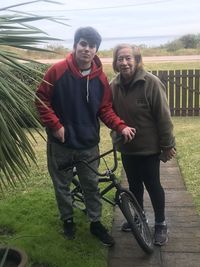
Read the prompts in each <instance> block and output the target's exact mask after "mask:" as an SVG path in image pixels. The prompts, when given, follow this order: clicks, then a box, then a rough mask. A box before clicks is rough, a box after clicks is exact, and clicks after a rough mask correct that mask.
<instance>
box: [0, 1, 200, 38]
mask: <svg viewBox="0 0 200 267" xmlns="http://www.w3.org/2000/svg"><path fill="white" fill-rule="evenodd" d="M22 2H28V1H27V0H24V1H23V0H21V1H20V0H8V1H1V3H0V7H4V6H8V5H13V4H16V3H17V4H19V3H22ZM59 2H60V3H62V5H57V4H53V3H42V2H37V3H32V4H29V5H26V6H21V7H18V8H16V9H17V10H20V11H28V12H32V13H35V14H37V15H47V16H48V15H51V16H57V17H59V18H61V17H62V18H67V19H69V20H68V21H67V23H68V24H69V25H70V26H69V27H67V26H61V25H58V24H55V23H50V22H46V21H43V22H42V23H41V22H40V24H39V28H42V29H43V30H44V31H46V32H47V33H49V34H50V35H51V36H54V37H57V38H62V39H64V40H66V39H73V35H74V32H75V30H76V29H77V28H78V27H80V26H93V27H95V28H96V29H97V30H98V31H99V32H100V34H101V35H102V37H103V38H110V37H138V36H157V35H175V36H181V35H184V34H188V33H195V34H196V33H200V15H199V14H200V0H190V1H188V0H155V1H153V0H152V1H151V0H135V1H134V0H101V1H95V0H59ZM13 9H14V8H13ZM37 26H38V25H37Z"/></svg>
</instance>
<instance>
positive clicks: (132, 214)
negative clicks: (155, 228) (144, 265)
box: [118, 190, 153, 254]
mask: <svg viewBox="0 0 200 267" xmlns="http://www.w3.org/2000/svg"><path fill="white" fill-rule="evenodd" d="M118 197H119V208H120V209H121V211H122V213H123V215H124V217H125V218H126V220H127V222H128V223H129V225H130V227H131V230H132V233H133V235H134V237H135V239H136V240H137V242H138V244H139V246H140V247H141V248H142V249H143V250H144V251H145V252H146V253H148V254H150V253H152V252H153V240H152V235H151V231H150V229H149V226H148V223H147V220H146V217H145V214H144V211H143V210H142V209H141V207H140V205H139V204H138V202H137V200H136V198H135V197H134V195H133V194H132V193H131V192H130V191H128V190H127V191H125V190H124V191H122V192H121V193H120V194H119V196H118Z"/></svg>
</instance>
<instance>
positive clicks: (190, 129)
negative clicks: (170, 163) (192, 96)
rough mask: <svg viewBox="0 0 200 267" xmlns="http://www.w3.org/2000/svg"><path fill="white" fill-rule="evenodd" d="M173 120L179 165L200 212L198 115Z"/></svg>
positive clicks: (199, 126)
mask: <svg viewBox="0 0 200 267" xmlns="http://www.w3.org/2000/svg"><path fill="white" fill-rule="evenodd" d="M173 122H174V131H175V136H176V144H177V145H176V146H177V159H178V163H179V167H180V169H181V173H182V175H183V177H184V180H185V183H186V186H187V189H188V190H189V191H190V192H191V193H192V196H193V198H194V201H195V203H196V206H197V210H198V213H199V214H200V183H199V173H200V164H199V151H200V142H199V133H200V117H182V118H174V117H173Z"/></svg>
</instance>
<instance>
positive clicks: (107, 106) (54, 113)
mask: <svg viewBox="0 0 200 267" xmlns="http://www.w3.org/2000/svg"><path fill="white" fill-rule="evenodd" d="M36 94H37V96H38V97H39V98H40V100H41V101H39V100H37V101H36V107H37V110H38V111H39V115H40V119H41V122H42V124H43V125H44V126H45V127H46V128H47V134H48V138H49V139H50V140H51V141H53V142H59V141H58V140H57V139H56V138H54V137H53V135H52V131H56V130H58V129H60V128H61V127H62V126H64V128H65V140H66V142H65V145H66V146H67V147H70V148H73V149H87V148H90V147H93V146H95V145H97V144H98V143H99V140H100V138H99V129H100V124H99V119H98V118H100V119H101V120H102V121H103V122H104V123H105V124H106V125H107V126H108V127H109V128H111V129H113V130H116V131H118V132H121V131H122V130H123V129H124V128H125V127H126V124H125V122H124V121H123V120H121V119H120V118H119V117H118V116H117V115H116V114H115V113H114V111H113V109H112V94H111V89H110V86H109V83H108V80H107V78H106V76H105V74H104V72H103V71H102V65H101V62H100V60H99V58H98V57H97V56H95V57H94V60H93V62H92V69H91V72H90V74H89V75H87V76H83V75H82V74H81V73H80V72H79V69H78V66H77V63H76V61H75V59H74V54H73V53H71V54H69V55H68V56H67V58H66V59H65V60H62V61H60V62H58V63H56V64H55V65H53V66H52V67H51V68H50V69H49V70H48V71H47V73H46V74H45V76H44V80H43V82H42V83H41V84H40V86H39V88H38V90H37V92H36Z"/></svg>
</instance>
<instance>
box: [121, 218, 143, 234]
mask: <svg viewBox="0 0 200 267" xmlns="http://www.w3.org/2000/svg"><path fill="white" fill-rule="evenodd" d="M144 219H145V220H146V222H147V223H148V221H147V219H146V217H145V215H144ZM134 223H135V224H136V225H137V226H138V227H141V224H140V220H139V219H138V216H137V215H135V218H134ZM121 231H123V232H131V231H132V230H131V226H130V224H129V223H128V222H124V223H123V224H122V226H121Z"/></svg>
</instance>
